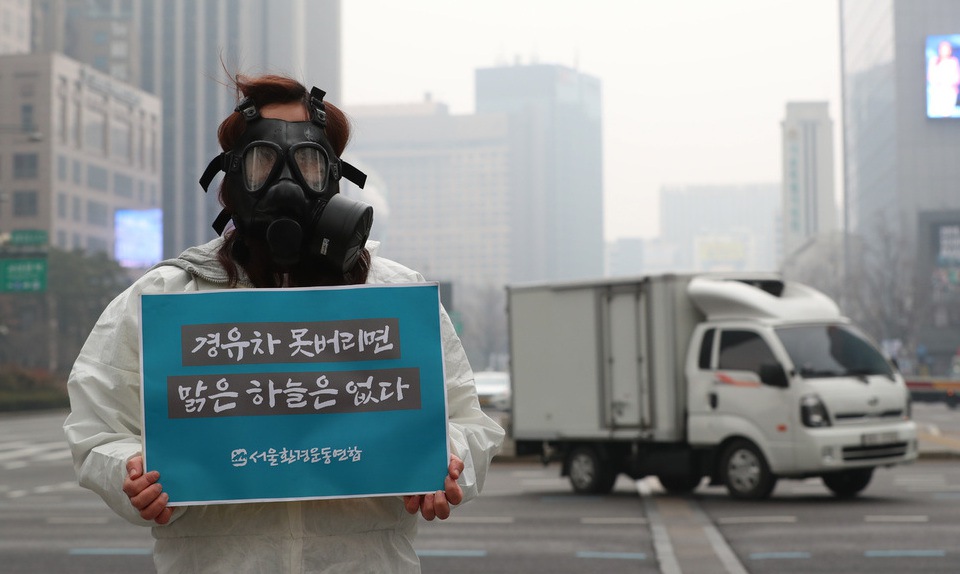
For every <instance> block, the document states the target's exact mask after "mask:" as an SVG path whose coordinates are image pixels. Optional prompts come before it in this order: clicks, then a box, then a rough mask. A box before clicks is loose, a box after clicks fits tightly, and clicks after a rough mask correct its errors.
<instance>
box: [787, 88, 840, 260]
mask: <svg viewBox="0 0 960 574" xmlns="http://www.w3.org/2000/svg"><path fill="white" fill-rule="evenodd" d="M781 132H782V138H783V144H782V145H783V180H782V186H783V189H782V192H781V197H782V205H781V215H782V217H781V221H782V224H783V229H782V231H781V233H782V241H783V253H781V254H780V255H781V256H780V260H781V261H783V260H785V259H788V258H789V257H790V256H791V255H792V254H793V253H795V252H796V251H797V250H798V249H800V248H801V247H803V246H804V245H805V244H806V243H807V242H808V241H810V240H812V239H815V238H816V237H817V236H819V235H829V234H831V233H833V232H834V231H836V229H837V225H838V223H839V222H838V220H837V206H836V203H835V201H836V200H835V198H834V193H833V180H834V174H833V122H832V121H831V120H830V113H829V108H828V104H827V102H789V103H787V113H786V118H785V119H784V120H783V122H782V123H781Z"/></svg>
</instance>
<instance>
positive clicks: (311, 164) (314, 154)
mask: <svg viewBox="0 0 960 574" xmlns="http://www.w3.org/2000/svg"><path fill="white" fill-rule="evenodd" d="M293 161H294V163H295V164H296V165H297V169H298V170H300V176H301V177H303V183H305V184H306V185H307V187H309V188H310V189H312V190H313V191H316V192H318V193H319V192H321V191H323V184H324V182H326V181H327V158H326V157H325V156H324V155H323V152H322V151H321V150H320V148H317V147H313V146H304V147H298V148H297V149H295V150H293Z"/></svg>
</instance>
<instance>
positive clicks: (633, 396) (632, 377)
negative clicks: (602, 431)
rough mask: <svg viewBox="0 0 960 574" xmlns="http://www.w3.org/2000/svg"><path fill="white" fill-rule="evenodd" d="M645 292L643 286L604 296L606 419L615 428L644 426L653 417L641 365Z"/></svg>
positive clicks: (602, 314)
mask: <svg viewBox="0 0 960 574" xmlns="http://www.w3.org/2000/svg"><path fill="white" fill-rule="evenodd" d="M642 298H643V292H642V291H641V290H640V289H639V287H632V288H630V289H627V290H618V291H614V292H610V293H607V294H606V296H605V297H604V298H603V304H604V309H603V311H602V313H601V316H602V317H603V321H604V325H603V357H602V359H603V363H604V364H603V374H604V379H605V380H604V389H605V394H606V396H607V400H605V401H604V403H605V405H606V410H607V412H606V413H605V419H606V421H607V424H608V425H609V426H610V427H613V428H623V427H633V428H636V427H644V426H646V424H647V422H648V421H649V415H647V413H646V412H645V411H646V405H648V404H649V400H648V399H647V397H645V396H644V394H645V392H646V388H647V385H646V384H645V381H644V380H643V372H644V371H643V369H642V368H641V367H642V365H641V361H642V356H643V353H642V349H643V348H644V344H645V343H644V341H643V333H644V330H643V329H641V328H640V326H641V325H643V319H644V318H643V317H642V316H641V315H642V313H643V305H642V304H641V302H642V300H643V299H642Z"/></svg>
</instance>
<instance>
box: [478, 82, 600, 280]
mask: <svg viewBox="0 0 960 574" xmlns="http://www.w3.org/2000/svg"><path fill="white" fill-rule="evenodd" d="M475 84H476V113H477V115H480V116H485V115H488V114H506V115H507V116H508V117H509V124H510V131H509V136H508V137H509V140H508V142H507V143H508V145H509V150H510V151H509V156H508V157H507V158H506V159H507V160H508V161H509V162H510V163H509V165H510V173H511V175H510V181H509V184H510V192H509V193H510V199H511V203H510V211H509V213H507V214H506V215H507V216H508V217H509V222H508V225H509V228H510V230H511V244H510V248H511V253H510V259H511V269H510V279H511V281H529V280H565V279H580V278H594V277H600V276H602V275H603V272H604V249H605V246H604V240H603V141H602V139H603V138H602V135H603V134H602V110H601V89H600V80H599V79H597V78H595V77H593V76H590V75H587V74H584V73H582V72H580V71H578V70H575V69H572V68H568V67H566V66H560V65H551V64H532V65H514V66H504V67H494V68H482V69H479V70H477V71H476V82H475Z"/></svg>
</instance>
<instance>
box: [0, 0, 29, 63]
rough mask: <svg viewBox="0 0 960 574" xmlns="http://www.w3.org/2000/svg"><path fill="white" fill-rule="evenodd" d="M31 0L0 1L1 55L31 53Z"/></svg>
mask: <svg viewBox="0 0 960 574" xmlns="http://www.w3.org/2000/svg"><path fill="white" fill-rule="evenodd" d="M30 31H31V27H30V0H0V54H26V53H27V52H29V51H30Z"/></svg>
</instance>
